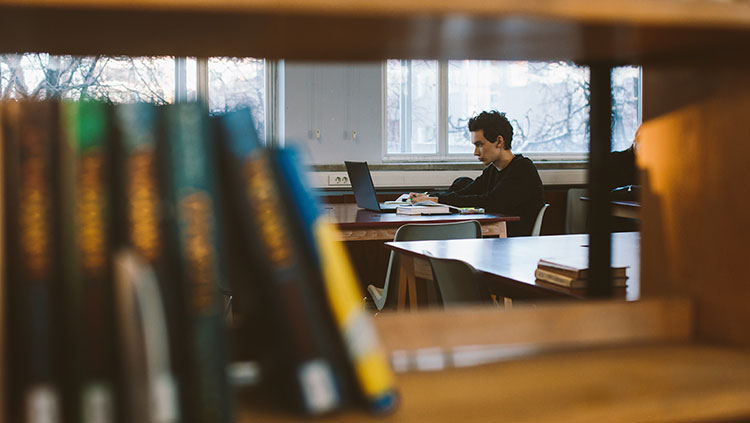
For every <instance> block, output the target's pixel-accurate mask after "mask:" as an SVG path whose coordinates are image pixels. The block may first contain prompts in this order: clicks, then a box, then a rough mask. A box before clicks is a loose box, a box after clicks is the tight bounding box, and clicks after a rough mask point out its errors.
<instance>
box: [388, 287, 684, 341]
mask: <svg viewBox="0 0 750 423" xmlns="http://www.w3.org/2000/svg"><path fill="white" fill-rule="evenodd" d="M693 319H694V311H693V306H692V304H691V302H690V301H689V300H687V299H683V298H662V299H648V300H641V301H634V302H624V301H593V302H585V303H583V302H569V303H564V304H559V303H558V304H540V305H534V306H526V307H524V306H517V307H514V308H513V309H510V310H503V309H495V308H465V309H452V310H450V309H449V310H435V311H420V312H415V313H395V312H394V313H387V312H386V313H379V314H378V315H377V316H376V318H375V325H376V327H377V329H378V333H379V335H380V338H381V341H382V343H383V345H384V346H385V348H386V350H387V351H389V352H393V351H400V350H407V351H409V350H418V349H424V348H443V349H451V348H455V347H460V346H466V345H486V346H499V345H502V346H509V347H514V346H532V347H536V348H550V349H557V348H569V347H591V346H602V345H612V344H621V343H640V342H675V341H688V340H689V339H691V337H692V334H693Z"/></svg>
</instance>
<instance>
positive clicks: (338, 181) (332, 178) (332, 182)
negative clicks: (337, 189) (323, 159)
mask: <svg viewBox="0 0 750 423" xmlns="http://www.w3.org/2000/svg"><path fill="white" fill-rule="evenodd" d="M328 185H329V186H342V185H349V177H348V176H346V175H328Z"/></svg>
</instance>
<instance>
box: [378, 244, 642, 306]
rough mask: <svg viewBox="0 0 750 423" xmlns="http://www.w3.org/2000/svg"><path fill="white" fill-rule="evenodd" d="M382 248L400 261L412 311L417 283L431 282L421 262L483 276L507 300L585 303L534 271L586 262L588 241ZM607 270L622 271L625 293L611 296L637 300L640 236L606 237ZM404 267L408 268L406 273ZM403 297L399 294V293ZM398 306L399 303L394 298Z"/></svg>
mask: <svg viewBox="0 0 750 423" xmlns="http://www.w3.org/2000/svg"><path fill="white" fill-rule="evenodd" d="M385 245H386V246H387V247H388V248H391V249H393V250H394V251H398V252H400V253H402V254H403V256H404V257H405V258H411V259H412V261H411V262H410V261H409V260H402V263H403V266H404V269H403V270H402V279H401V280H400V281H399V282H400V286H402V285H403V286H406V287H407V288H406V289H408V293H409V305H410V307H414V306H416V305H417V301H416V299H413V298H412V297H414V296H417V297H418V296H419V293H418V292H419V291H421V292H424V291H426V290H425V289H420V288H421V287H418V286H417V283H416V280H417V278H422V279H428V280H429V279H432V271H431V269H430V266H429V262H428V260H427V258H426V257H427V256H428V255H431V256H433V257H439V258H452V259H459V260H463V261H465V262H467V263H469V264H471V265H472V266H474V267H475V268H476V269H477V270H478V271H480V272H481V273H482V274H483V275H485V276H486V282H487V284H488V286H489V288H490V290H491V291H492V292H493V293H495V294H497V295H500V296H503V297H507V298H511V299H524V300H526V299H553V298H558V299H560V298H579V299H580V298H585V292H584V290H581V289H569V288H565V287H562V286H557V285H552V284H548V283H544V282H537V281H536V278H535V277H534V271H535V270H536V267H537V262H538V261H539V259H540V258H542V257H560V256H566V257H567V256H571V255H577V254H580V255H581V256H583V257H588V235H587V234H576V235H555V236H539V237H517V238H502V239H461V240H450V241H409V242H387V243H386V244H385ZM612 265H613V266H627V267H628V269H627V275H628V281H627V288H626V289H623V288H620V289H619V290H618V289H616V294H617V295H618V296H621V297H623V298H625V299H627V300H636V299H638V298H639V296H640V281H639V275H640V233H638V232H619V233H613V234H612ZM408 266H411V267H412V268H411V269H409V268H408ZM404 294H405V293H404ZM399 300H401V298H399Z"/></svg>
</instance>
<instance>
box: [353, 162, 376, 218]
mask: <svg viewBox="0 0 750 423" xmlns="http://www.w3.org/2000/svg"><path fill="white" fill-rule="evenodd" d="M344 165H346V173H348V174H349V181H350V182H351V183H352V191H353V192H354V199H355V200H356V201H357V206H359V207H360V208H363V209H367V210H374V211H380V206H379V205H378V197H377V196H376V195H375V185H374V184H373V183H372V176H371V175H370V168H369V167H367V162H346V161H345V162H344Z"/></svg>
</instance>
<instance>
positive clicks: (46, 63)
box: [0, 54, 175, 104]
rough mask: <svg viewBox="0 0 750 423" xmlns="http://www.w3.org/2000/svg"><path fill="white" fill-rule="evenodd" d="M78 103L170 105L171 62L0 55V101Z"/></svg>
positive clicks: (167, 59)
mask: <svg viewBox="0 0 750 423" xmlns="http://www.w3.org/2000/svg"><path fill="white" fill-rule="evenodd" d="M81 97H88V98H95V99H100V100H104V101H109V102H112V103H123V102H131V101H150V102H153V103H157V104H165V103H171V102H173V101H174V97H175V61H174V58H172V57H103V56H95V57H74V56H53V55H49V54H24V55H15V54H9V55H0V99H2V100H4V99H9V98H16V99H20V98H30V99H37V100H42V99H49V98H66V99H74V100H78V99H80V98H81Z"/></svg>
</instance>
